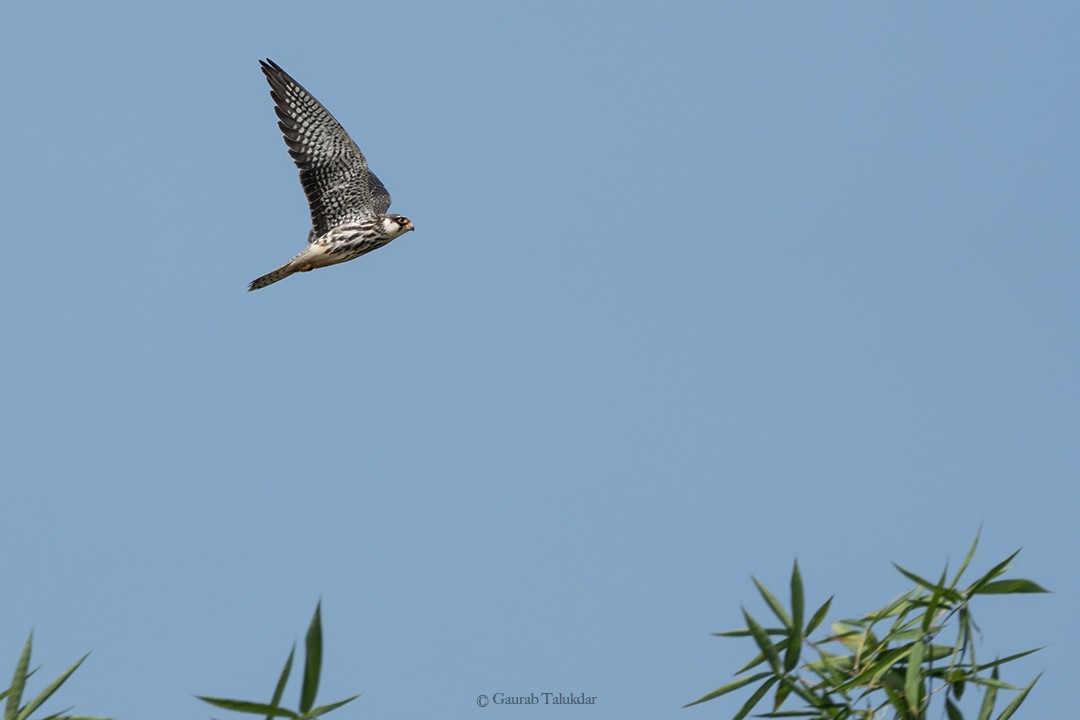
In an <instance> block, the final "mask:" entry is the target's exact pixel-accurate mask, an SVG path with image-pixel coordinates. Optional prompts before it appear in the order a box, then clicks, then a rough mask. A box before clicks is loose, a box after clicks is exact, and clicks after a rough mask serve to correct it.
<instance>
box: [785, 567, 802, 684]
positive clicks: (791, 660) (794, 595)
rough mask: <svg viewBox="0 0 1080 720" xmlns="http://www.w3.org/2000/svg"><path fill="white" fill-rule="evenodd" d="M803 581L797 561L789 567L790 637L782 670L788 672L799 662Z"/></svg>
mask: <svg viewBox="0 0 1080 720" xmlns="http://www.w3.org/2000/svg"><path fill="white" fill-rule="evenodd" d="M804 601H805V599H804V597H803V581H802V575H801V574H800V573H799V561H798V560H796V561H795V564H794V566H793V567H792V568H791V626H790V627H791V637H790V639H789V640H788V646H787V652H785V653H784V672H786V673H789V672H791V671H792V670H794V669H795V667H796V666H797V665H798V664H799V653H800V652H802V644H803V612H804V610H805V608H804Z"/></svg>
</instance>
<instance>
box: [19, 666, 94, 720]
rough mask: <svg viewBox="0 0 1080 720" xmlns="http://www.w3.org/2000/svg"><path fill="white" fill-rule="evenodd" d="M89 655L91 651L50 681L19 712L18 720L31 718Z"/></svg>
mask: <svg viewBox="0 0 1080 720" xmlns="http://www.w3.org/2000/svg"><path fill="white" fill-rule="evenodd" d="M89 656H90V653H87V654H86V655H83V656H82V657H81V658H79V660H78V662H76V663H75V664H74V665H72V666H71V667H69V668H68V669H67V670H65V671H64V672H62V673H60V676H59V677H58V678H56V679H55V680H53V681H52V682H51V683H49V685H48V686H47V687H46V688H45V689H44V690H42V691H41V693H40V694H39V695H38V696H37V697H36V698H34V699H33V700H31V701H30V702H28V703H27V704H26V707H24V708H23V709H22V711H21V712H19V714H18V716H17V717H18V720H26V719H27V718H29V717H30V714H31V713H32V712H34V711H35V710H37V709H38V708H39V707H41V705H42V703H44V702H45V701H46V700H48V699H49V698H50V697H52V694H53V693H55V692H56V691H57V690H58V689H60V686H61V685H63V684H64V682H65V681H66V680H67V679H68V678H69V677H71V673H73V672H75V671H76V670H78V669H79V666H80V665H82V664H83V661H84V660H86V658H88V657H89Z"/></svg>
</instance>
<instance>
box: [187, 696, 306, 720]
mask: <svg viewBox="0 0 1080 720" xmlns="http://www.w3.org/2000/svg"><path fill="white" fill-rule="evenodd" d="M195 697H197V698H198V699H200V700H202V701H203V702H204V703H210V704H211V705H214V706H216V707H219V708H224V709H225V710H234V711H236V712H242V713H250V714H252V715H266V716H268V717H284V718H294V719H295V718H299V717H300V714H299V713H297V712H295V711H293V710H289V709H287V708H280V707H274V706H273V705H267V704H265V703H257V702H249V701H247V700H229V699H226V698H214V697H204V696H203V695H196V696H195Z"/></svg>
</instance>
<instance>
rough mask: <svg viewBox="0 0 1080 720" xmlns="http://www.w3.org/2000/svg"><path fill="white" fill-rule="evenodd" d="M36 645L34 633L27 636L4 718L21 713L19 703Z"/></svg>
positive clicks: (7, 719)
mask: <svg viewBox="0 0 1080 720" xmlns="http://www.w3.org/2000/svg"><path fill="white" fill-rule="evenodd" d="M33 645H34V633H33V631H31V632H30V636H29V637H28V638H26V644H25V645H23V649H22V654H21V655H19V661H18V662H17V663H15V676H14V677H12V679H11V687H10V688H9V692H10V693H11V694H10V695H8V699H7V705H6V706H5V707H4V720H15V719H16V718H17V717H18V715H19V703H20V702H21V701H22V694H23V689H24V688H25V687H26V678H27V671H28V670H29V669H30V653H31V648H32V647H33Z"/></svg>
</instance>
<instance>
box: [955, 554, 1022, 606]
mask: <svg viewBox="0 0 1080 720" xmlns="http://www.w3.org/2000/svg"><path fill="white" fill-rule="evenodd" d="M1019 554H1020V551H1019V550H1017V551H1016V552H1014V553H1013V554H1012V555H1010V556H1009V557H1007V558H1005V559H1004V560H1002V561H1001V562H999V563H998V564H997V565H995V566H994V567H992V568H990V569H989V570H988V571H987V572H986V574H985V575H983V576H982V577H981V578H979V579H978V580H976V581H975V582H973V583H972V584H971V586H970V587H968V589H967V591H966V592H965V594H966V595H974V594H976V593H978V592H979V589H980V588H982V587H983V586H984V585H986V584H987V583H988V582H990V581H992V580H994V579H996V578H997V577H998V575H1001V574H1002V573H1004V572H1005V571H1006V570H1008V569H1009V567H1010V566H1011V565H1012V561H1013V560H1014V559H1015V558H1016V556H1017V555H1019Z"/></svg>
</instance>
